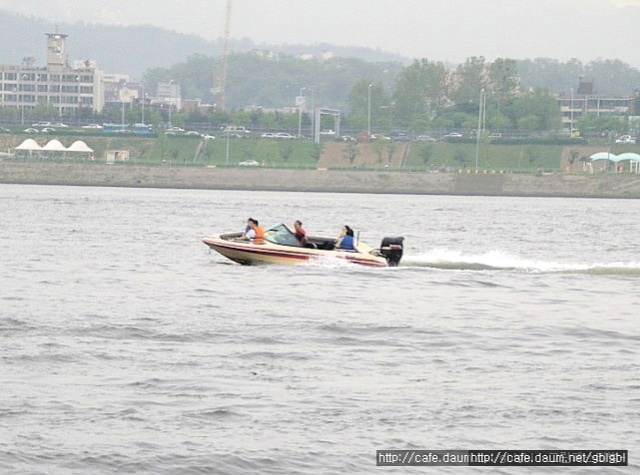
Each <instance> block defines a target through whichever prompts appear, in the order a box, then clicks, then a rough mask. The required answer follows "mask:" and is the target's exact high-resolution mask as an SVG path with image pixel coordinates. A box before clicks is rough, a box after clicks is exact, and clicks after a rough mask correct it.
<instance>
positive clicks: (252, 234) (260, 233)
mask: <svg viewBox="0 0 640 475" xmlns="http://www.w3.org/2000/svg"><path fill="white" fill-rule="evenodd" d="M249 227H250V228H251V229H250V230H249V232H247V239H249V240H250V241H251V242H254V243H256V244H262V243H263V242H264V229H262V227H261V226H260V225H259V223H258V220H257V219H253V218H249Z"/></svg>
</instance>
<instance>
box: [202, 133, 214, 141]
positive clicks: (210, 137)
mask: <svg viewBox="0 0 640 475" xmlns="http://www.w3.org/2000/svg"><path fill="white" fill-rule="evenodd" d="M214 139H215V136H213V135H208V134H205V135H203V136H202V140H214Z"/></svg>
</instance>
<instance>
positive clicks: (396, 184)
mask: <svg viewBox="0 0 640 475" xmlns="http://www.w3.org/2000/svg"><path fill="white" fill-rule="evenodd" d="M0 183H3V184H36V185H68V186H114V187H132V188H186V189H204V190H207V189H209V190H261V191H298V192H304V191H309V192H311V191H313V192H337V193H345V192H349V193H388V194H434V195H481V196H540V197H592V198H640V176H638V175H573V174H548V175H546V174H545V175H541V176H534V175H525V174H509V173H504V174H499V173H486V174H485V173H478V174H476V173H417V172H414V173H412V172H399V171H386V172H385V171H357V170H293V169H280V168H213V167H212V168H209V167H170V166H136V165H120V164H116V165H106V164H104V163H46V162H28V161H25V162H19V161H2V162H0Z"/></svg>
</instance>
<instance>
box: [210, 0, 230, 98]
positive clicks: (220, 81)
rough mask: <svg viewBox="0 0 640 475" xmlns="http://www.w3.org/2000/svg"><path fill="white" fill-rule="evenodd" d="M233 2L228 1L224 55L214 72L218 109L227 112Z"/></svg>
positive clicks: (214, 90) (223, 45)
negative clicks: (228, 64)
mask: <svg viewBox="0 0 640 475" xmlns="http://www.w3.org/2000/svg"><path fill="white" fill-rule="evenodd" d="M232 3H233V0H227V10H226V16H225V21H224V38H223V44H222V55H221V57H220V62H219V64H218V67H217V68H216V71H214V78H213V83H214V85H215V86H214V88H213V94H214V95H215V96H217V98H218V109H219V110H223V111H224V110H226V109H227V104H226V87H227V63H228V58H229V30H230V28H231V4H232Z"/></svg>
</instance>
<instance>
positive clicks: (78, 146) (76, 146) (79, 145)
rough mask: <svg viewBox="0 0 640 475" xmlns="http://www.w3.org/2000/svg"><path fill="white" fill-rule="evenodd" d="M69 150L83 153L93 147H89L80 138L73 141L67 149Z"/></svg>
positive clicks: (88, 151) (90, 150) (89, 151)
mask: <svg viewBox="0 0 640 475" xmlns="http://www.w3.org/2000/svg"><path fill="white" fill-rule="evenodd" d="M67 151H69V152H84V153H92V152H93V149H92V148H91V147H89V146H88V145H87V144H86V143H84V142H83V141H82V140H76V141H75V142H73V143H72V144H71V145H70V146H69V148H68V149H67Z"/></svg>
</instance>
